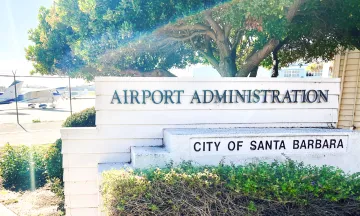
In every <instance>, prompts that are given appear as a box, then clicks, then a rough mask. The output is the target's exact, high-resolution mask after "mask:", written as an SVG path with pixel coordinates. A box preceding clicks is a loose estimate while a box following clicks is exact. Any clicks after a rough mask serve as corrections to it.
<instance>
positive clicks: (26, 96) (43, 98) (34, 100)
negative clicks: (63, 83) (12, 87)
mask: <svg viewBox="0 0 360 216" xmlns="http://www.w3.org/2000/svg"><path fill="white" fill-rule="evenodd" d="M65 90H66V88H65V87H60V88H53V89H41V90H36V91H29V92H26V93H22V95H21V96H22V97H21V98H20V99H21V101H20V102H22V103H28V107H30V108H35V107H36V104H39V108H42V109H46V108H47V104H50V107H52V108H55V107H56V102H57V101H58V100H59V99H60V98H62V95H63V91H65Z"/></svg>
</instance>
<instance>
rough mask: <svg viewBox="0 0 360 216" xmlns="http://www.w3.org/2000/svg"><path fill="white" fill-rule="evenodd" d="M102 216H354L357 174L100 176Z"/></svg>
mask: <svg viewBox="0 0 360 216" xmlns="http://www.w3.org/2000/svg"><path fill="white" fill-rule="evenodd" d="M101 190H102V197H103V200H104V207H105V211H106V213H107V214H108V215H360V174H359V173H357V174H352V175H350V174H345V173H344V172H343V171H341V170H339V169H337V168H334V167H329V166H322V167H316V166H309V165H304V164H302V163H297V162H294V161H287V162H284V163H278V162H274V163H271V164H268V163H259V164H248V165H245V166H230V165H223V164H221V165H219V166H217V167H195V166H193V165H192V164H191V163H183V164H181V165H180V166H178V167H168V168H165V169H148V170H135V171H133V170H112V171H107V172H104V173H103V181H102V186H101Z"/></svg>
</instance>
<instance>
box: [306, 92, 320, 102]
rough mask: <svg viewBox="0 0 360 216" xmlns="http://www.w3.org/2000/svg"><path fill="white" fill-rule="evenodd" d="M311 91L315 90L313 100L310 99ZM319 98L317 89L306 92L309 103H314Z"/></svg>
mask: <svg viewBox="0 0 360 216" xmlns="http://www.w3.org/2000/svg"><path fill="white" fill-rule="evenodd" d="M311 92H314V97H313V100H310V93H311ZM317 99H318V94H317V91H315V90H309V91H308V92H307V93H306V100H307V102H309V103H314V102H315V101H317Z"/></svg>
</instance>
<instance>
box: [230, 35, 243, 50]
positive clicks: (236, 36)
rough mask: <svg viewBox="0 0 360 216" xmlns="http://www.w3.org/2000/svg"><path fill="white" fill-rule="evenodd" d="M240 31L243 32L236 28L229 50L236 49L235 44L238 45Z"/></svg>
mask: <svg viewBox="0 0 360 216" xmlns="http://www.w3.org/2000/svg"><path fill="white" fill-rule="evenodd" d="M242 33H243V32H242V31H241V30H238V31H237V32H236V35H235V38H234V41H233V43H232V45H231V52H234V51H236V48H237V46H238V45H239V43H240V39H241V36H242Z"/></svg>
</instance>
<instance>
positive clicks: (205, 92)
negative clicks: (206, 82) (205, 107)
mask: <svg viewBox="0 0 360 216" xmlns="http://www.w3.org/2000/svg"><path fill="white" fill-rule="evenodd" d="M207 92H209V93H211V94H210V96H211V99H210V100H209V101H207V100H206V99H207ZM213 99H214V93H213V92H212V91H211V90H204V101H203V103H211V102H212V101H213Z"/></svg>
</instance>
